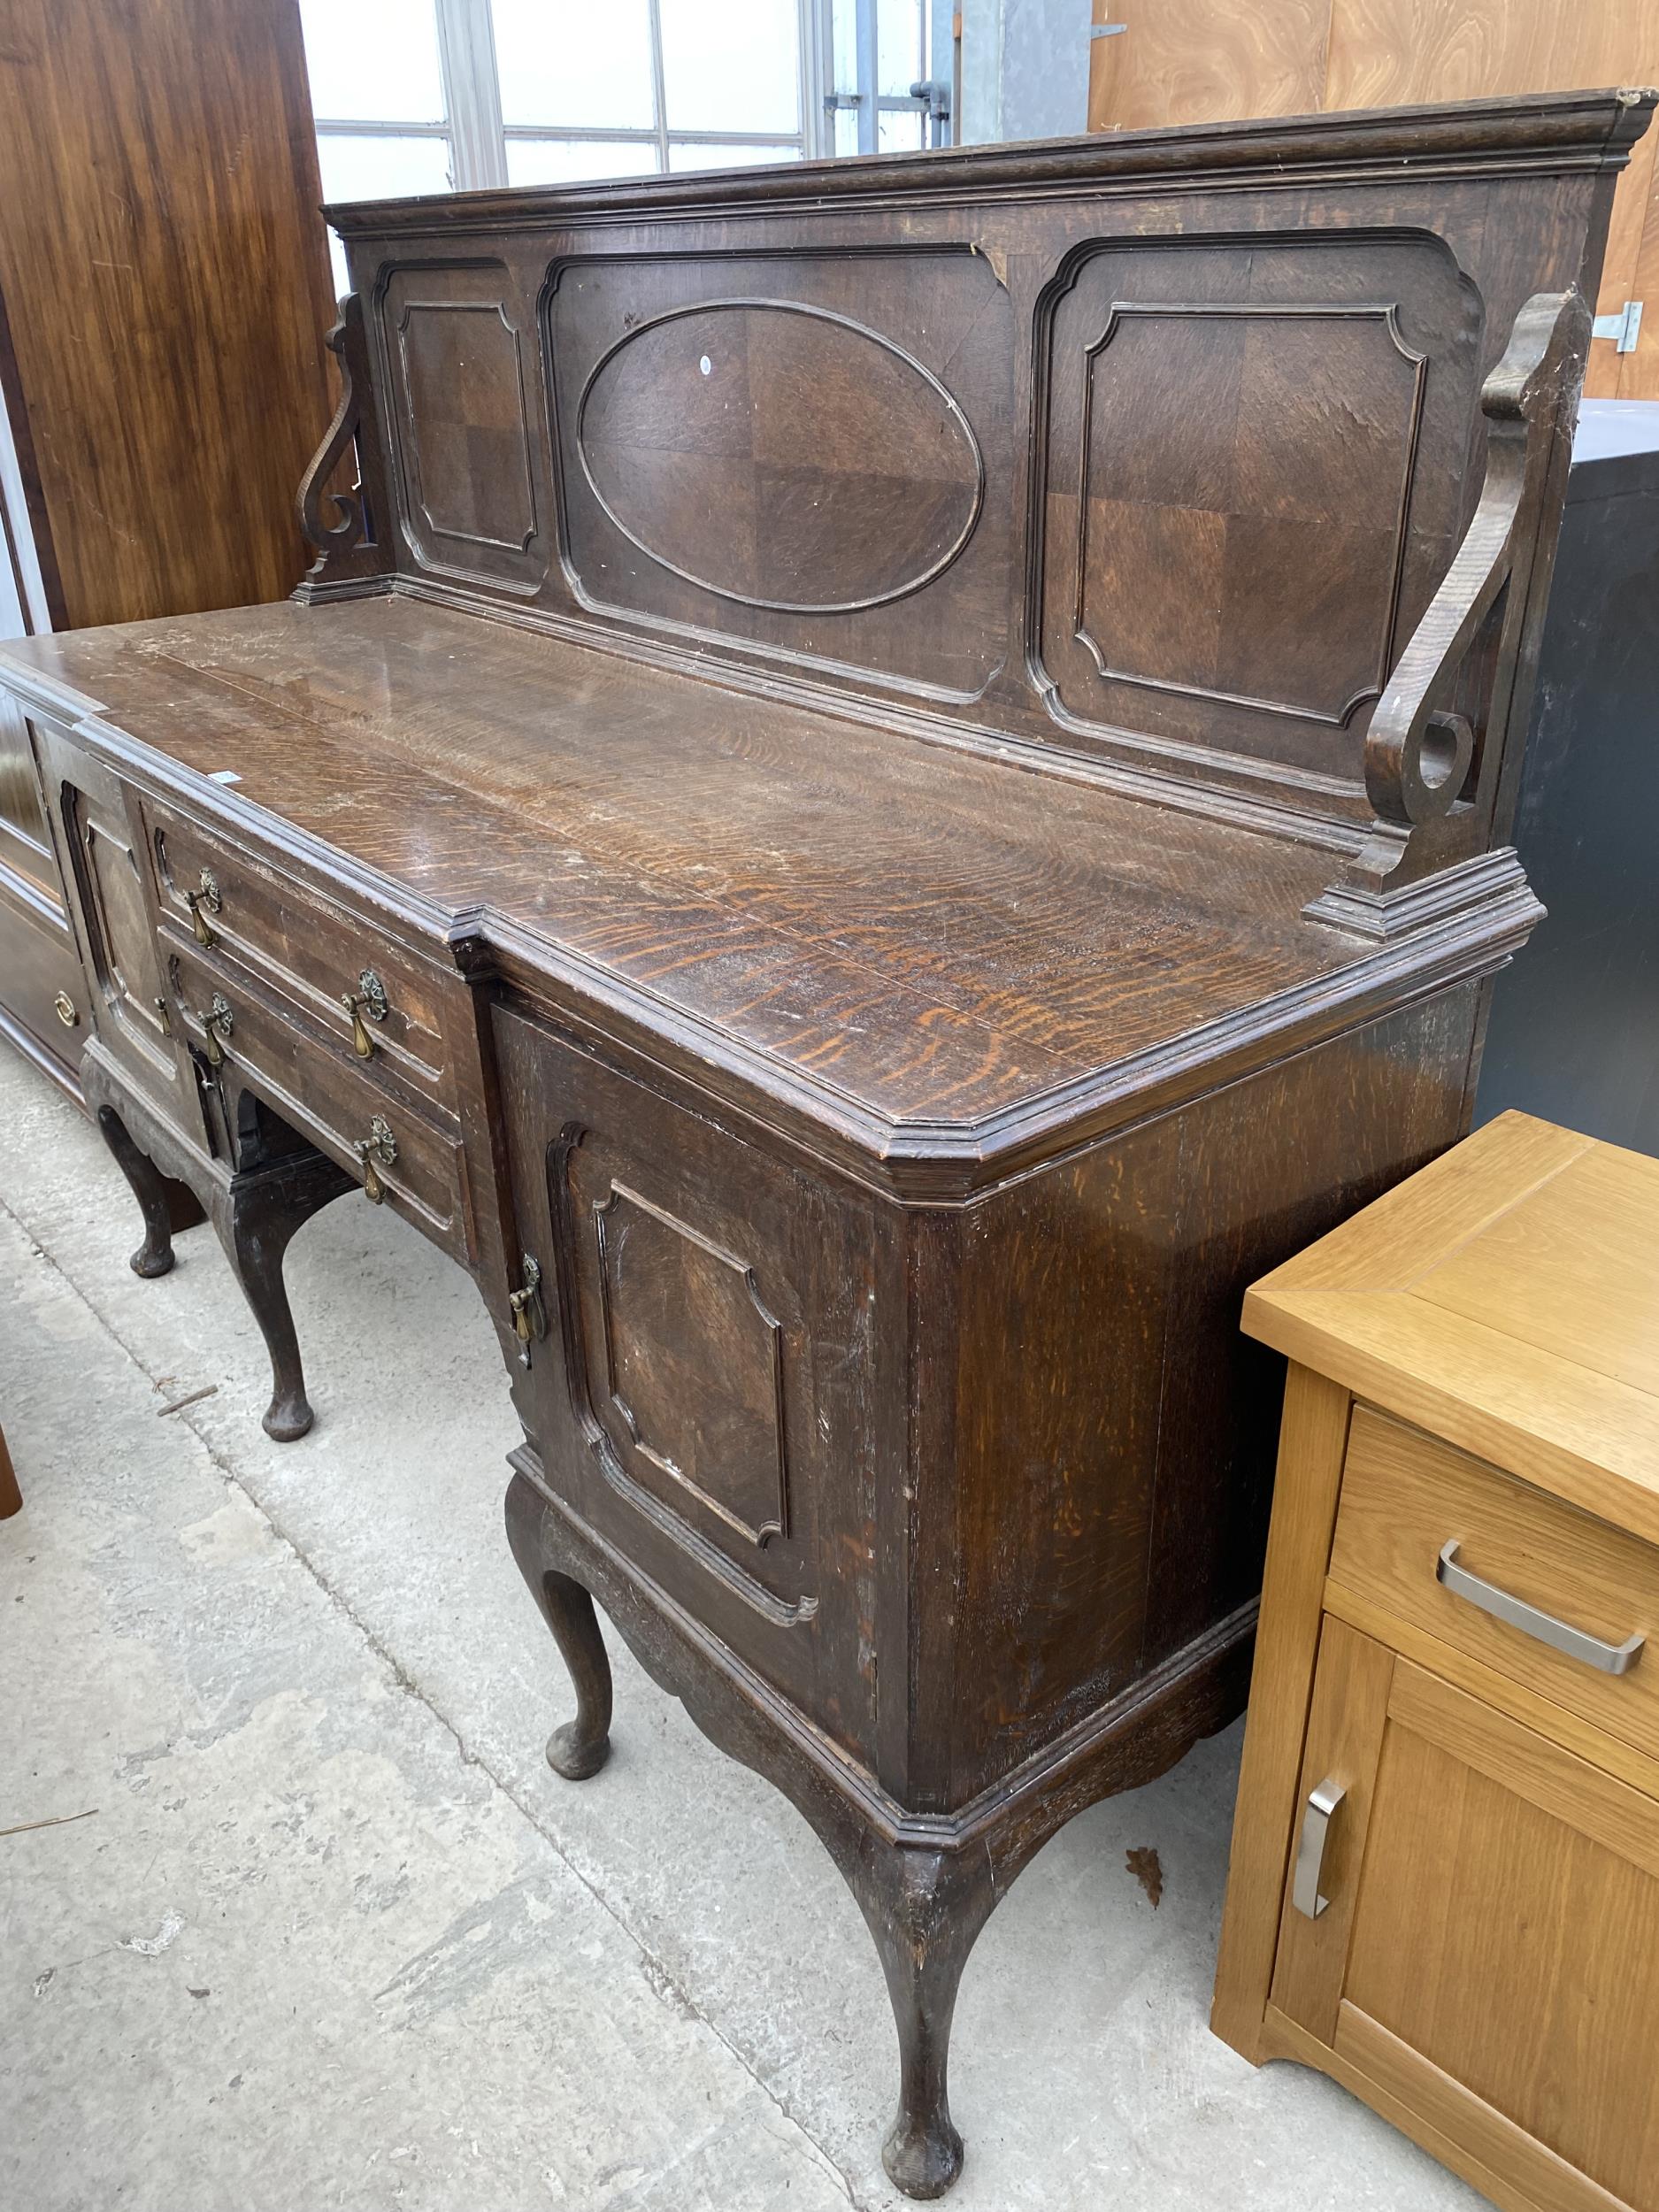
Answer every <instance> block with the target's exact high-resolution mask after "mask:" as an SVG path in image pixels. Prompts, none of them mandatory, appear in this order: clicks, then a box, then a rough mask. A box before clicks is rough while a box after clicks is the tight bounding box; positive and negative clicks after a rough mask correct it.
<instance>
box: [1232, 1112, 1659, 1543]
mask: <svg viewBox="0 0 1659 2212" xmlns="http://www.w3.org/2000/svg"><path fill="white" fill-rule="evenodd" d="M1244 1326H1245V1328H1246V1329H1247V1330H1248V1332H1249V1333H1250V1334H1251V1335H1253V1336H1258V1337H1260V1338H1262V1339H1263V1341H1264V1342H1266V1343H1269V1344H1271V1345H1273V1346H1274V1347H1276V1348H1277V1349H1278V1350H1279V1351H1281V1352H1285V1353H1287V1354H1288V1355H1289V1356H1290V1357H1291V1358H1292V1359H1294V1360H1298V1361H1300V1362H1301V1363H1302V1364H1303V1365H1304V1366H1310V1367H1313V1368H1316V1369H1317V1371H1319V1372H1320V1373H1321V1374H1325V1375H1329V1376H1330V1377H1332V1378H1333V1380H1335V1381H1337V1382H1340V1383H1341V1384H1342V1385H1344V1386H1345V1387H1346V1388H1348V1389H1349V1390H1352V1391H1355V1392H1356V1393H1357V1394H1360V1395H1362V1396H1363V1397H1365V1398H1367V1399H1370V1400H1371V1401H1373V1402H1375V1403H1377V1404H1379V1405H1381V1406H1385V1407H1386V1408H1387V1409H1389V1410H1390V1411H1392V1412H1395V1413H1398V1414H1400V1415H1402V1417H1404V1418H1405V1419H1407V1420H1409V1421H1413V1422H1415V1423H1416V1424H1417V1425H1418V1426H1419V1427H1422V1428H1426V1429H1430V1430H1432V1431H1433V1432H1434V1433H1436V1434H1437V1435H1440V1436H1444V1437H1447V1438H1448V1439H1449V1440H1451V1441H1452V1442H1454V1443H1456V1444H1461V1445H1462V1446H1463V1448H1464V1449H1465V1450H1468V1451H1471V1452H1475V1453H1478V1454H1479V1455H1480V1456H1481V1457H1482V1458H1484V1459H1491V1460H1495V1461H1496V1462H1498V1463H1499V1464H1500V1465H1502V1466H1505V1467H1508V1468H1509V1469H1511V1470H1512V1471H1514V1472H1515V1473H1517V1474H1518V1475H1521V1476H1523V1477H1524V1478H1525V1479H1526V1480H1527V1481H1529V1482H1532V1483H1535V1484H1536V1485H1538V1486H1539V1487H1540V1488H1542V1489H1546V1490H1548V1491H1550V1492H1551V1493H1552V1494H1555V1495H1556V1496H1558V1497H1562V1498H1565V1499H1567V1500H1568V1501H1569V1502H1571V1503H1572V1504H1575V1505H1579V1506H1582V1507H1583V1508H1585V1509H1586V1511H1589V1512H1592V1513H1594V1514H1596V1515H1598V1516H1599V1517H1601V1518H1602V1519H1604V1520H1608V1521H1611V1522H1613V1523H1615V1524H1616V1525H1618V1526H1620V1527H1624V1528H1628V1529H1630V1530H1632V1532H1634V1533H1636V1534H1638V1535H1640V1536H1642V1537H1645V1538H1646V1539H1647V1540H1648V1541H1649V1542H1659V1160H1652V1159H1649V1158H1648V1157H1647V1155H1646V1154H1644V1153H1640V1152H1626V1151H1624V1150H1623V1149H1622V1148H1619V1147H1618V1146H1617V1145H1610V1144H1602V1143H1600V1142H1599V1141H1596V1140H1595V1139H1594V1138H1591V1137H1583V1136H1578V1135H1575V1134H1574V1133H1572V1132H1571V1130H1566V1129H1558V1128H1556V1127H1555V1126H1554V1125H1553V1124H1551V1123H1549V1122H1545V1121H1535V1120H1533V1119H1532V1117H1531V1116H1530V1115H1526V1114H1517V1113H1509V1114H1503V1115H1501V1116H1500V1117H1499V1118H1498V1119H1497V1120H1496V1121H1494V1122H1490V1123H1488V1124H1487V1125H1486V1127H1485V1128H1484V1129H1481V1130H1479V1131H1478V1132H1477V1133H1476V1134H1475V1135H1474V1136H1472V1137H1471V1138H1469V1139H1468V1140H1467V1141H1465V1142H1464V1143H1463V1144H1460V1145H1458V1146H1456V1147H1455V1148H1454V1149H1453V1150H1451V1151H1450V1152H1448V1153H1446V1154H1444V1155H1443V1156H1442V1157H1441V1158H1440V1159H1438V1160H1436V1161H1435V1162H1434V1163H1433V1164H1432V1165H1431V1166H1429V1167H1426V1168H1424V1169H1423V1170H1422V1171H1420V1172H1419V1173H1418V1174H1417V1175H1414V1176H1412V1177H1411V1178H1410V1179H1409V1181H1408V1182H1405V1183H1402V1184H1400V1185H1399V1186H1398V1187H1396V1188H1395V1189H1394V1190H1392V1191H1390V1192H1389V1193H1388V1194H1386V1196H1385V1197H1382V1198H1379V1199H1378V1200H1377V1201H1376V1202H1375V1203H1374V1204H1372V1205H1370V1206H1368V1207H1366V1208H1365V1210H1363V1212H1362V1213H1358V1214H1356V1215H1355V1216H1354V1217H1353V1218H1352V1219H1351V1220H1349V1221H1347V1222H1345V1223H1344V1224H1343V1225H1341V1227H1340V1228H1338V1229H1333V1231H1332V1232H1331V1233H1330V1234H1329V1235H1328V1236H1325V1237H1322V1238H1321V1239H1320V1240H1319V1241H1318V1242H1317V1244H1313V1245H1310V1247H1309V1248H1308V1249H1307V1250H1306V1251H1305V1252H1301V1253H1299V1254H1298V1255H1297V1256H1296V1257H1295V1258H1294V1259H1293V1260H1289V1261H1286V1263H1285V1265H1284V1266H1282V1267H1279V1268H1277V1269H1275V1270H1274V1271H1273V1273H1272V1274H1271V1275H1268V1276H1265V1277H1264V1278H1263V1279H1262V1281H1260V1282H1259V1283H1257V1284H1256V1286H1254V1287H1253V1288H1252V1290H1251V1291H1250V1292H1249V1294H1248V1297H1247V1298H1246V1300H1245V1308H1244Z"/></svg>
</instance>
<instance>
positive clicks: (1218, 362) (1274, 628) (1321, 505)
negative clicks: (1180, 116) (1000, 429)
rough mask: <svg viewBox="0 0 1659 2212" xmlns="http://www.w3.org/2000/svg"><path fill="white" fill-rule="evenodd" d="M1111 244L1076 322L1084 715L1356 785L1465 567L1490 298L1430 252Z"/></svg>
mask: <svg viewBox="0 0 1659 2212" xmlns="http://www.w3.org/2000/svg"><path fill="white" fill-rule="evenodd" d="M1333 243H1334V242H1333V241H1329V240H1326V241H1319V242H1312V241H1292V240H1287V239H1285V238H1271V237H1270V238H1265V239H1263V240H1262V241H1260V242H1253V244H1252V250H1251V251H1250V252H1249V253H1248V254H1246V253H1242V252H1240V250H1238V249H1237V248H1236V246H1235V247H1232V248H1229V249H1222V248H1219V247H1218V246H1217V245H1214V244H1211V243H1209V242H1202V241H1195V242H1192V243H1190V244H1171V243H1169V242H1162V241H1160V242H1156V243H1150V244H1133V243H1128V242H1113V243H1110V244H1107V243H1102V244H1101V245H1100V246H1099V247H1098V248H1095V249H1094V250H1091V251H1089V252H1088V253H1087V254H1086V255H1085V256H1084V257H1082V258H1081V260H1080V262H1079V263H1078V264H1077V265H1075V266H1074V269H1073V271H1072V273H1071V278H1070V280H1069V281H1067V282H1065V283H1064V285H1063V287H1062V289H1061V290H1060V292H1059V295H1058V296H1057V297H1056V300H1055V302H1054V303H1052V308H1051V314H1050V322H1049V334H1048V358H1047V364H1046V367H1047V374H1048V380H1049V398H1048V453H1047V466H1046V477H1045V485H1046V495H1047V496H1046V506H1045V512H1044V523H1045V535H1044V541H1043V553H1042V558H1043V570H1042V576H1043V590H1042V649H1043V657H1044V664H1045V668H1046V670H1047V672H1048V676H1049V678H1050V679H1051V680H1052V682H1053V685H1054V692H1053V704H1054V706H1055V707H1056V710H1058V712H1059V713H1060V715H1061V717H1062V718H1064V719H1069V720H1073V721H1075V722H1076V723H1078V724H1079V725H1084V726H1087V725H1091V724H1098V725H1100V726H1102V727H1114V726H1115V727H1118V728H1122V729H1125V730H1130V731H1144V732H1146V733H1148V734H1151V735H1155V736H1156V737H1159V738H1164V739H1172V740H1176V741H1183V742H1191V743H1193V744H1204V745H1222V746H1226V747H1229V748H1238V749H1245V750H1249V751H1255V752H1258V753H1261V754H1263V755H1265V756H1267V757H1276V758H1281V759H1283V760H1285V761H1286V762H1287V763H1291V764H1299V765H1302V766H1304V767H1309V768H1314V769H1321V768H1323V769H1325V770H1326V771H1328V772H1332V773H1333V774H1337V773H1340V772H1343V771H1344V770H1349V771H1351V770H1352V768H1353V767H1354V766H1356V764H1357V755H1356V752H1355V749H1354V745H1353V741H1352V736H1351V735H1350V733H1356V732H1357V731H1359V730H1361V729H1363V722H1364V719H1365V718H1366V716H1367V714H1368V712H1369V710H1370V708H1371V706H1372V704H1374V703H1375V701H1376V700H1377V698H1378V697H1379V695H1380V693H1381V690H1382V687H1383V685H1384V682H1385V680H1386V677H1387V674H1388V671H1389V669H1390V667H1391V666H1392V664H1393V662H1394V657H1395V656H1396V654H1397V651H1398V648H1399V645H1400V642H1401V641H1402V635H1403V634H1405V629H1406V626H1407V625H1408V624H1409V622H1410V621H1411V620H1413V619H1414V618H1415V616H1416V614H1417V612H1418V611H1420V610H1421V607H1422V605H1423V604H1424V603H1425V600H1426V597H1427V595H1428V593H1429V591H1430V590H1431V589H1432V586H1433V585H1434V583H1435V582H1437V581H1438V579H1439V575H1440V571H1441V569H1442V568H1443V566H1444V564H1445V562H1446V560H1447V559H1448V557H1449V555H1450V551H1451V547H1452V543H1453V540H1454V533H1455V527H1456V526H1457V523H1458V520H1459V513H1458V479H1459V475H1460V472H1461V471H1462V468H1463V463H1464V459H1465V449H1466V444H1467V423H1468V411H1469V408H1470V406H1471V403H1472V400H1473V386H1474V379H1475V375H1476V369H1477V362H1476V342H1477V340H1478V338H1479V330H1480V317H1479V309H1478V303H1477V301H1476V298H1475V295H1474V293H1473V290H1472V288H1471V287H1470V286H1469V285H1468V284H1467V282H1466V280H1464V279H1463V277H1462V276H1461V274H1460V273H1459V271H1458V269H1457V266H1456V264H1455V261H1454V260H1453V258H1452V257H1451V256H1450V254H1449V253H1448V251H1447V250H1446V249H1445V247H1444V246H1442V245H1441V244H1440V242H1438V241H1436V240H1432V239H1430V238H1427V237H1419V238H1405V239H1402V238H1398V237H1394V238H1386V239H1372V240H1369V241H1366V240H1349V241H1347V242H1344V244H1343V247H1342V250H1340V251H1335V250H1333Z"/></svg>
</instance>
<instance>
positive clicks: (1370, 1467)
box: [1331, 1406, 1659, 1757]
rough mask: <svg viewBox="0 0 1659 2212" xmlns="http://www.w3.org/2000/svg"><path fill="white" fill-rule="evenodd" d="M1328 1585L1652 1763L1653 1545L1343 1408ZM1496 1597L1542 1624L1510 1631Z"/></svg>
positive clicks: (1365, 1410) (1656, 1664)
mask: <svg viewBox="0 0 1659 2212" xmlns="http://www.w3.org/2000/svg"><path fill="white" fill-rule="evenodd" d="M1448 1544H1451V1545H1455V1547H1456V1550H1455V1556H1453V1557H1452V1558H1451V1559H1449V1560H1448V1562H1447V1569H1446V1572H1445V1578H1444V1579H1443V1578H1442V1568H1441V1555H1442V1552H1443V1549H1444V1548H1445V1547H1446V1546H1448ZM1464 1576H1469V1577H1473V1578H1476V1582H1475V1585H1474V1586H1473V1587H1472V1588H1466V1589H1465V1590H1464V1591H1463V1592H1460V1589H1459V1587H1458V1585H1459V1582H1460V1579H1461V1578H1462V1577H1464ZM1331 1579H1332V1580H1333V1582H1334V1583H1337V1584H1340V1585H1341V1586H1343V1587H1345V1588H1347V1589H1349V1590H1352V1591H1354V1592H1356V1594H1358V1595H1360V1596H1361V1597H1364V1598H1368V1599H1370V1600H1371V1602H1372V1603H1373V1604H1376V1605H1379V1606H1382V1607H1383V1608H1384V1609H1386V1611H1387V1612H1389V1613H1391V1614H1393V1615H1394V1616H1395V1617H1397V1618H1399V1619H1401V1620H1404V1621H1408V1622H1409V1623H1411V1624H1413V1625H1414V1626H1417V1627H1419V1628H1423V1629H1426V1630H1427V1631H1428V1632H1430V1633H1431V1634H1432V1635H1434V1636H1437V1637H1439V1638H1440V1640H1441V1641H1442V1642H1444V1643H1448V1644H1452V1645H1455V1646H1456V1647H1457V1648H1458V1649H1460V1650H1463V1651H1466V1652H1468V1653H1469V1654H1470V1655H1471V1656H1472V1657H1474V1658H1477V1659H1481V1660H1484V1661H1486V1663H1487V1664H1488V1665H1490V1666H1492V1667H1494V1668H1495V1669H1497V1670H1498V1671H1500V1672H1501V1673H1502V1674H1504V1675H1505V1676H1507V1677H1508V1678H1510V1679H1511V1680H1514V1681H1516V1682H1518V1683H1521V1684H1523V1685H1524V1686H1526V1687H1527V1688H1529V1689H1532V1690H1534V1691H1536V1692H1538V1693H1539V1694H1540V1695H1542V1696H1544V1697H1548V1698H1549V1699H1551V1700H1552V1701H1554V1702H1555V1703H1556V1704H1558V1705H1563V1706H1565V1707H1567V1708H1568V1709H1570V1710H1571V1711H1572V1712H1575V1713H1578V1715H1580V1716H1581V1717H1583V1718H1584V1719H1586V1720H1588V1721H1590V1722H1592V1723H1594V1724H1595V1725H1596V1726H1597V1727H1599V1728H1602V1729H1605V1730H1606V1731H1607V1732H1608V1733H1609V1735H1612V1736H1617V1737H1618V1738H1620V1739H1621V1740H1623V1741H1624V1742H1626V1743H1629V1744H1632V1745H1633V1746H1634V1747H1636V1748H1638V1749H1639V1750H1641V1751H1643V1752H1645V1753H1647V1754H1648V1755H1652V1756H1655V1757H1659V1549H1655V1548H1654V1547H1653V1546H1651V1545H1649V1544H1645V1543H1643V1542H1642V1541H1641V1540H1640V1538H1638V1537H1635V1536H1631V1535H1628V1534H1626V1533H1624V1532H1623V1531H1621V1530H1618V1529H1616V1528H1612V1527H1610V1526H1609V1525H1608V1524H1607V1523H1605V1522H1603V1521H1598V1520H1594V1519H1592V1518H1591V1517H1590V1516H1589V1515H1588V1514H1586V1513H1581V1512H1579V1511H1578V1510H1577V1509H1576V1508H1574V1507H1572V1506H1570V1505H1566V1504H1563V1502H1561V1501H1560V1500H1559V1499H1555V1498H1551V1497H1548V1496H1547V1495H1545V1494H1544V1493H1543V1492H1541V1491H1539V1490H1534V1489H1532V1488H1531V1487H1530V1486H1528V1485H1526V1484H1525V1483H1522V1482H1517V1480H1516V1479H1514V1478H1513V1477H1512V1476H1509V1475H1507V1474H1504V1473H1503V1472H1502V1471H1500V1470H1499V1469H1497V1468H1495V1467H1491V1466H1488V1465H1487V1464H1486V1463H1485V1462H1484V1461H1481V1460H1478V1459H1472V1458H1471V1457H1470V1456H1469V1455H1467V1454H1466V1453H1463V1452H1460V1451H1458V1450H1456V1449H1455V1448H1453V1447H1452V1446H1450V1445H1448V1444H1444V1443H1440V1442H1439V1441H1438V1440H1435V1439H1434V1438H1432V1437H1429V1436H1425V1435H1424V1434H1422V1433H1421V1432H1418V1431H1417V1430H1416V1429H1411V1428H1408V1427H1406V1426H1405V1425H1403V1424H1402V1423H1400V1422H1397V1421H1394V1420H1391V1419H1389V1418H1388V1417H1386V1415H1384V1414H1381V1413H1378V1412H1376V1411H1374V1410H1373V1409H1371V1408H1370V1407H1368V1406H1356V1408H1355V1409H1354V1417H1353V1424H1352V1428H1351V1431H1350V1434H1349V1440H1348V1457H1347V1463H1346V1465H1345V1467H1344V1470H1343V1475H1342V1502H1341V1507H1340V1511H1339V1513H1338V1516H1337V1523H1336V1539H1335V1543H1334V1545H1333V1550H1332V1555H1331ZM1506 1599H1514V1600H1518V1601H1520V1603H1521V1605H1523V1606H1525V1607H1528V1608H1532V1609H1535V1611H1536V1613H1537V1614H1538V1615H1540V1616H1542V1618H1540V1619H1536V1620H1533V1621H1531V1622H1529V1623H1526V1624H1516V1623H1515V1622H1514V1621H1513V1620H1511V1619H1509V1618H1506V1617H1503V1615H1504V1613H1505V1611H1506V1610H1507V1608H1506V1606H1505V1604H1504V1601H1505V1600H1506ZM1492 1608H1495V1609H1492ZM1555 1624H1559V1626H1558V1627H1557V1626H1556V1625H1555ZM1563 1632H1564V1633H1563ZM1633 1637H1641V1638H1645V1639H1646V1641H1645V1642H1644V1643H1642V1644H1641V1645H1640V1647H1639V1648H1637V1649H1635V1650H1634V1651H1628V1652H1625V1653H1624V1655H1623V1661H1622V1663H1623V1666H1624V1671H1622V1672H1613V1671H1607V1670H1608V1669H1609V1668H1610V1667H1611V1666H1612V1665H1614V1664H1616V1663H1617V1662H1615V1661H1614V1659H1613V1657H1612V1654H1613V1653H1614V1652H1616V1651H1618V1650H1619V1649H1620V1647H1625V1646H1627V1645H1628V1644H1629V1642H1630V1640H1631V1639H1632V1638H1633ZM1586 1640H1591V1641H1586ZM1563 1645H1565V1646H1566V1647H1567V1648H1562V1646H1563ZM1596 1647H1601V1648H1600V1650H1599V1651H1598V1649H1597V1648H1596Z"/></svg>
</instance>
